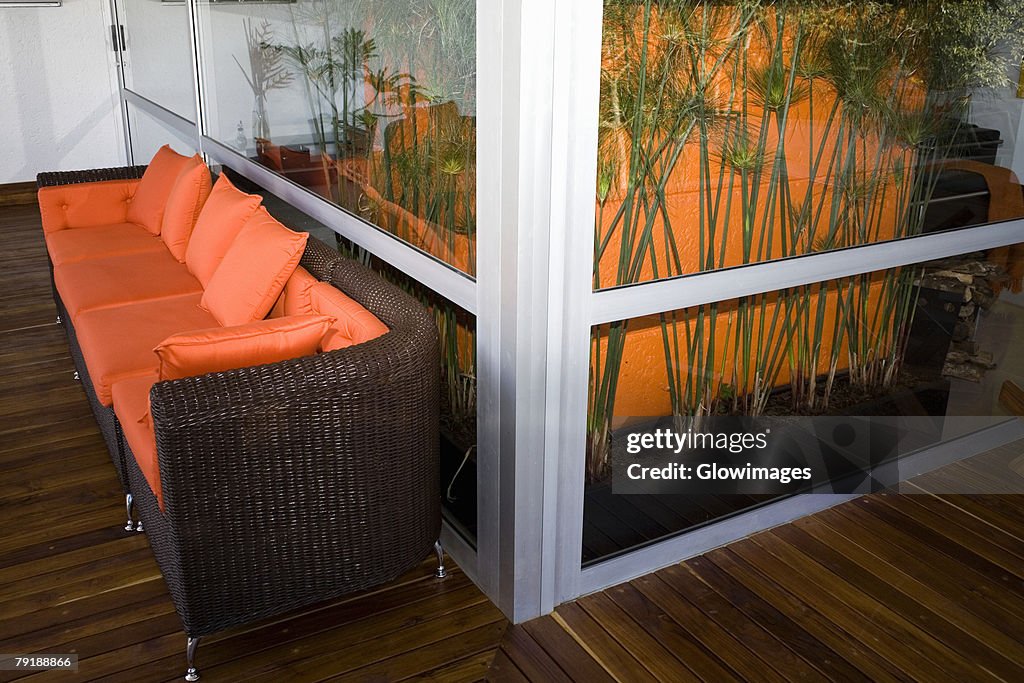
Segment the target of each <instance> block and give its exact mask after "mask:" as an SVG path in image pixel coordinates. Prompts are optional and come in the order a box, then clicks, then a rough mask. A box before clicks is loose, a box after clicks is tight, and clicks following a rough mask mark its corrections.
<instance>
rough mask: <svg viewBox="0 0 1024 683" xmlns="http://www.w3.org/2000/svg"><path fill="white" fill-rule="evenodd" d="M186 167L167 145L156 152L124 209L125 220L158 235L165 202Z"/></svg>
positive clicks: (183, 158)
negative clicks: (125, 212) (125, 210)
mask: <svg viewBox="0 0 1024 683" xmlns="http://www.w3.org/2000/svg"><path fill="white" fill-rule="evenodd" d="M189 163H190V157H186V156H182V155H180V154H178V153H177V152H175V151H174V150H173V149H171V148H170V147H169V146H167V145H164V146H163V147H161V148H160V149H159V150H157V153H156V154H155V155H154V156H153V160H152V161H150V162H149V166H148V167H147V168H146V172H145V173H143V174H142V180H140V181H139V186H138V189H136V190H135V196H134V197H132V201H131V204H129V205H128V213H127V215H126V217H125V218H126V220H127V221H128V222H130V223H138V224H139V225H141V226H143V227H144V228H146V230H149V231H150V232H151V233H153V234H154V235H159V234H160V228H161V227H162V226H163V223H164V209H165V207H166V206H167V198H168V197H169V196H170V195H171V190H173V189H174V183H175V181H177V179H178V174H179V173H181V172H182V170H184V168H185V166H186V165H187V164H189ZM111 222H113V221H111Z"/></svg>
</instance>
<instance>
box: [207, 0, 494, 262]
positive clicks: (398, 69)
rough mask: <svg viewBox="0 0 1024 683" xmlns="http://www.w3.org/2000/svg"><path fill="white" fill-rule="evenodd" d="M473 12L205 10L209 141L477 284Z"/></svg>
mask: <svg viewBox="0 0 1024 683" xmlns="http://www.w3.org/2000/svg"><path fill="white" fill-rule="evenodd" d="M475 7H476V6H475V2H474V0H415V1H413V2H408V1H405V0H403V1H401V2H400V1H399V0H302V1H301V2H297V3H293V4H264V3H259V4H255V3H245V4H241V5H238V4H228V3H217V4H203V5H200V6H199V11H200V20H201V22H202V26H203V36H204V37H205V38H204V39H205V40H206V42H205V44H204V46H203V47H204V54H205V58H206V59H205V62H206V65H207V67H206V68H207V72H206V76H207V82H208V84H209V87H208V89H207V90H208V95H207V100H208V101H207V103H206V106H207V109H208V111H209V122H210V135H211V136H212V137H214V138H215V139H217V140H219V141H221V142H223V143H225V144H228V145H231V146H234V147H235V148H236V149H238V150H239V151H240V152H242V153H243V154H245V155H247V156H248V157H249V158H250V159H252V160H253V161H256V162H257V163H260V164H262V165H264V166H266V167H268V168H270V169H272V170H274V171H276V172H277V173H279V174H281V175H282V176H284V177H285V178H288V179H289V180H291V181H293V182H295V183H296V184H298V185H301V186H303V187H305V188H307V189H308V190H310V191H311V192H314V193H316V194H318V195H320V196H322V197H324V198H325V199H328V200H330V201H332V202H334V203H336V204H338V205H340V206H341V207H343V208H345V209H346V210H348V211H349V212H351V213H353V214H354V215H356V216H359V217H360V218H362V219H364V220H365V221H367V222H368V223H371V224H373V225H375V226H377V227H379V228H381V229H383V230H386V231H388V232H389V233H391V234H393V235H395V236H396V237H398V238H400V239H402V240H405V241H407V242H409V243H410V244H412V245H413V246H415V247H417V248H419V249H421V250H423V251H424V252H426V253H428V254H430V255H431V256H433V257H435V258H437V259H439V260H441V261H444V262H445V263H448V264H450V265H452V266H454V267H456V268H458V269H459V270H462V271H463V272H466V273H469V274H470V275H473V274H474V268H475V262H476V253H475V245H476V205H475V202H476V192H475V182H476V132H475V131H476V118H475V116H476V94H475V90H476V62H475V59H476V57H475V50H476V35H475V25H476V19H475Z"/></svg>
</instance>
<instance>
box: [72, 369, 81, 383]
mask: <svg viewBox="0 0 1024 683" xmlns="http://www.w3.org/2000/svg"><path fill="white" fill-rule="evenodd" d="M73 377H74V380H75V381H76V382H81V381H82V378H81V377H79V376H78V370H75V374H74V376H73Z"/></svg>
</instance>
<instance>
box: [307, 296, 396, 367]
mask: <svg viewBox="0 0 1024 683" xmlns="http://www.w3.org/2000/svg"><path fill="white" fill-rule="evenodd" d="M310 298H311V299H312V304H313V311H314V312H315V313H320V314H321V315H329V316H331V317H332V318H334V319H335V321H334V324H333V325H331V329H330V330H328V332H327V334H326V335H325V336H324V340H323V343H322V344H321V346H320V349H321V350H322V351H334V350H336V349H343V348H345V347H346V346H352V345H353V344H362V343H363V342H366V341H370V340H371V339H376V338H377V337H380V336H381V335H384V334H387V332H388V327H387V325H385V324H384V323H382V322H381V321H380V320H378V319H377V316H375V315H374V314H373V313H370V312H369V311H368V310H366V309H365V308H363V307H362V305H361V304H359V302H357V301H355V300H354V299H352V298H351V297H349V296H348V295H347V294H345V293H344V292H342V291H341V290H340V289H338V288H337V287H333V286H331V285H330V284H328V283H326V282H317V283H315V284H314V285H313V286H312V287H311V288H310Z"/></svg>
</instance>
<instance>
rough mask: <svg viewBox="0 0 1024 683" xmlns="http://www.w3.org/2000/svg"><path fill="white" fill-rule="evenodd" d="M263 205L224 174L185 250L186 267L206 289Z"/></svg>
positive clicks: (257, 198) (197, 220)
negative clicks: (215, 272)
mask: <svg viewBox="0 0 1024 683" xmlns="http://www.w3.org/2000/svg"><path fill="white" fill-rule="evenodd" d="M262 202H263V197H260V196H258V195H254V194H246V193H244V192H242V191H241V190H239V189H238V188H236V187H235V186H234V185H232V184H231V181H230V180H228V177H227V175H225V174H223V173H222V174H221V176H220V177H219V178H217V182H216V183H215V184H214V186H213V191H212V192H210V197H209V199H207V200H206V203H205V204H204V205H203V209H202V211H200V212H199V218H197V219H196V226H195V229H194V230H193V231H192V237H190V238H189V240H188V247H186V249H185V265H187V266H188V269H189V271H190V272H191V273H192V274H193V275H195V276H196V279H198V280H199V281H200V282H201V283H203V286H204V287H205V286H206V285H207V284H208V283H209V282H210V278H211V277H213V273H214V271H216V270H217V266H219V265H220V262H221V260H222V259H223V258H224V254H226V253H227V251H228V249H229V248H230V247H231V244H232V243H233V242H234V241H235V238H236V237H237V236H238V233H239V232H240V231H241V229H242V226H243V225H245V222H246V221H247V220H249V218H250V217H252V215H253V213H255V211H256V209H257V208H259V205H260V204H261V203H262Z"/></svg>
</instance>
